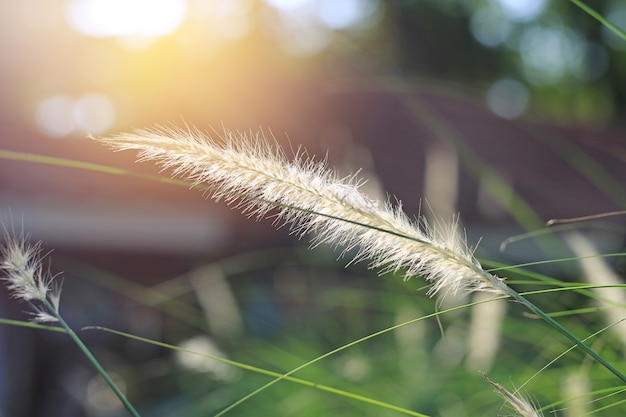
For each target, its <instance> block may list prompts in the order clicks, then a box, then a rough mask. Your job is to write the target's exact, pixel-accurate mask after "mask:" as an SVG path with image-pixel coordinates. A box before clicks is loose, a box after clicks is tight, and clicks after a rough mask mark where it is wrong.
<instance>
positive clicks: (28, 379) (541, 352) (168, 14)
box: [0, 0, 626, 417]
mask: <svg viewBox="0 0 626 417" xmlns="http://www.w3.org/2000/svg"><path fill="white" fill-rule="evenodd" d="M594 7H595V8H596V9H597V10H598V12H600V14H601V15H603V16H605V17H606V18H607V19H608V20H609V21H611V22H612V23H614V24H615V25H617V26H619V27H621V28H626V4H624V2H622V1H619V0H613V1H610V0H606V1H603V2H597V4H596V3H594ZM0 53H1V54H2V55H1V61H2V65H0V211H1V214H2V216H3V221H4V222H5V223H9V224H10V223H13V224H16V225H17V226H18V227H21V225H23V227H24V229H25V231H26V232H29V233H31V234H32V236H33V239H35V240H39V239H41V240H43V241H44V247H45V248H46V251H47V250H54V252H53V253H52V262H51V269H52V270H53V271H55V272H56V271H64V274H63V276H64V290H63V296H62V302H61V312H62V313H63V315H64V316H65V317H66V319H67V320H68V321H69V322H70V324H71V325H72V326H74V328H75V329H79V328H80V327H81V326H87V325H102V326H108V327H112V328H115V329H118V330H122V331H127V332H130V333H133V334H136V335H138V336H142V337H147V338H151V339H154V340H158V341H163V342H166V343H171V344H178V345H184V346H186V347H188V348H189V349H192V350H195V351H198V352H206V353H215V354H218V355H222V356H225V357H229V358H231V359H233V360H237V361H241V362H244V363H248V364H250V365H255V366H259V367H262V368H266V369H270V370H274V371H277V372H286V371H288V370H290V369H292V368H294V367H296V366H298V365H300V364H302V363H304V362H306V361H307V360H310V359H312V358H315V357H316V356H319V355H321V354H323V353H325V352H327V351H329V350H331V349H334V348H336V347H338V346H341V345H344V344H346V343H349V342H351V341H353V340H356V339H358V338H360V337H363V336H365V335H367V334H370V333H372V332H375V331H378V330H381V329H384V328H386V327H389V326H391V325H394V324H398V323H401V322H403V321H406V320H410V319H414V318H418V317H420V316H423V315H425V314H429V313H432V312H433V311H435V309H436V307H437V306H436V305H435V304H436V303H435V301H434V300H431V299H429V298H427V297H425V296H424V293H425V290H424V288H423V287H424V283H423V282H421V281H419V280H412V281H409V282H403V281H402V279H401V278H400V277H391V276H384V277H381V278H379V277H377V276H376V271H369V270H367V268H366V265H356V266H351V267H350V268H348V269H343V266H344V265H345V264H346V263H347V259H339V260H338V261H337V257H338V254H339V252H336V251H333V250H332V248H326V247H320V248H316V249H314V250H312V251H308V250H307V249H306V248H307V241H306V240H302V241H300V240H298V239H296V238H295V237H293V236H291V235H290V234H289V231H288V230H286V229H285V228H283V229H280V230H278V231H277V230H275V229H274V227H273V226H272V225H271V220H269V221H260V222H257V221H254V220H250V219H248V218H246V217H245V216H243V215H241V214H239V213H238V212H237V211H236V210H231V209H230V208H228V207H226V206H225V205H224V204H215V203H213V202H211V201H207V200H206V198H205V196H204V195H203V194H202V192H198V191H197V190H189V189H188V188H187V187H185V186H180V185H175V184H171V183H167V182H164V181H159V180H155V178H156V176H159V175H162V176H164V177H167V173H166V172H165V173H159V168H158V167H157V166H156V165H154V164H152V163H141V164H137V163H135V162H134V161H135V155H134V154H133V153H131V152H124V153H113V152H111V151H109V150H108V149H106V148H105V147H103V146H101V145H98V144H96V143H93V142H92V141H90V140H89V139H88V136H89V135H94V136H98V135H106V134H111V133H115V132H120V131H128V130H132V129H135V128H145V127H151V126H154V125H156V124H160V125H167V124H170V123H173V124H175V125H184V124H189V125H193V126H195V127H197V128H199V129H201V130H204V131H207V132H208V133H210V134H212V135H219V134H220V133H221V132H223V129H225V128H226V129H232V130H239V131H242V132H250V131H252V132H257V131H262V132H263V134H264V135H265V136H266V137H267V138H272V136H273V137H275V138H276V140H277V142H278V143H280V144H281V145H282V146H283V147H284V148H285V149H286V150H287V152H288V153H290V152H291V150H293V151H294V152H295V151H296V150H297V149H298V148H300V147H303V148H304V149H306V150H307V152H308V154H309V155H310V156H311V157H313V158H316V159H325V158H326V159H327V160H328V164H329V166H330V167H332V168H333V169H335V170H337V171H338V172H340V173H341V174H344V175H348V174H350V173H354V172H356V171H358V170H360V175H361V177H363V178H367V179H368V182H367V184H366V185H365V187H364V191H365V192H366V193H367V194H369V195H370V196H372V197H374V198H380V199H388V198H391V199H392V201H395V199H396V198H397V199H398V200H401V201H402V204H403V208H404V210H405V211H406V212H407V214H409V215H410V216H417V215H418V214H419V213H420V207H421V213H422V214H424V215H425V216H427V217H429V218H433V213H434V214H435V216H436V217H442V218H449V217H450V216H452V215H454V214H456V213H460V215H461V222H462V225H463V227H464V228H465V229H466V231H467V235H468V241H469V243H470V244H471V245H475V244H477V243H478V242H479V241H480V245H479V246H478V249H477V254H478V255H479V256H480V257H481V258H483V259H485V260H486V261H487V262H486V265H491V263H489V261H493V262H494V263H493V265H495V262H504V263H506V264H517V263H525V262H532V261H540V260H545V259H553V258H559V257H563V256H583V255H591V254H594V253H610V252H619V251H622V250H623V247H624V223H625V221H624V217H623V216H621V217H614V218H610V219H605V220H603V221H602V222H595V223H593V224H592V225H586V226H585V227H583V226H580V229H583V228H584V229H585V230H577V232H579V233H577V234H575V235H572V234H570V235H566V234H559V233H556V232H554V233H548V234H546V235H543V236H541V237H538V238H536V239H524V240H520V241H515V242H513V243H511V244H510V245H509V246H508V247H506V248H505V250H501V248H500V246H501V243H502V242H504V241H505V240H506V239H508V238H511V237H515V236H518V235H519V234H520V233H525V232H529V231H535V230H539V229H542V228H543V227H544V223H545V221H547V220H549V219H552V218H567V217H577V216H584V215H590V214H597V213H603V212H612V211H617V210H624V209H626V193H625V192H624V184H625V183H626V169H625V168H624V167H625V165H624V164H625V162H626V136H624V133H625V132H626V130H625V126H624V115H625V111H626V41H624V40H623V39H621V38H620V37H618V36H617V35H615V34H614V33H613V32H611V31H610V30H608V29H606V28H605V27H603V26H602V25H601V24H600V23H599V22H597V21H596V20H594V19H593V18H592V17H591V16H589V15H588V14H586V13H584V12H583V11H582V10H581V9H580V8H578V7H577V6H576V5H575V4H573V3H571V2H567V1H549V0H389V1H382V0H340V1H337V0H230V1H225V0H152V1H148V0H124V1H122V0H108V1H104V0H71V1H70V0H68V1H64V0H58V1H48V2H41V1H36V0H23V1H20V2H9V1H2V2H0ZM270 140H271V139H270ZM575 228H577V229H578V228H579V227H578V226H576V227H575ZM581 242H582V243H581ZM615 259H617V260H614V261H610V262H609V263H608V264H603V265H601V267H607V268H608V270H607V271H608V272H607V271H604V270H603V272H602V276H607V277H608V276H611V277H612V279H614V281H610V282H622V281H623V274H624V271H625V270H626V265H625V263H624V262H623V260H621V259H622V258H619V257H618V258H615ZM595 267H596V269H593V265H584V264H577V263H574V262H572V263H566V264H559V265H558V266H554V265H551V266H544V267H543V268H540V269H538V270H537V271H539V272H542V273H548V274H551V275H552V276H554V277H557V278H559V279H564V280H579V279H584V276H586V275H594V274H595V275H598V274H597V271H598V269H597V268H599V266H597V265H596V266H595ZM615 280H616V281H615ZM1 295H2V298H0V315H1V316H2V317H5V318H13V319H20V320H25V319H26V316H25V313H24V310H27V306H25V305H23V304H19V303H17V302H14V301H13V300H10V299H9V296H8V294H6V290H5V289H4V288H3V289H2V294H1ZM611 297H614V292H613V295H607V294H605V295H604V301H606V300H607V299H609V301H611V302H613V303H614V304H615V303H617V304H619V303H622V304H623V303H626V302H624V301H623V300H621V299H619V296H618V298H617V299H615V298H611ZM542 301H543V302H545V303H546V305H548V306H549V308H548V309H549V310H550V311H563V310H568V309H574V308H582V307H586V306H588V305H594V306H597V303H600V302H601V301H598V300H593V299H592V298H590V297H580V296H578V295H576V294H568V295H562V296H559V298H558V299H557V300H555V299H554V298H546V299H545V300H541V299H540V300H538V302H539V303H541V302H542ZM455 302H459V303H464V302H468V299H467V298H466V299H464V300H456V301H455V300H450V301H446V304H444V305H440V306H439V307H440V308H444V307H446V306H448V304H447V303H455ZM451 305H452V304H451ZM487 305H488V306H491V307H492V310H487V311H486V312H485V311H477V310H473V311H471V312H470V311H469V309H467V310H464V311H463V312H460V313H454V314H446V315H444V316H442V318H441V320H442V321H443V323H441V326H442V331H441V332H440V330H439V324H438V323H437V322H436V321H435V320H434V319H431V320H427V321H424V322H420V323H418V324H414V325H411V326H406V327H405V328H402V329H399V330H397V331H394V332H391V333H388V334H386V335H384V336H380V337H377V338H375V339H373V340H371V341H368V342H364V343H362V344H359V345H358V346H356V347H354V348H350V349H348V350H346V351H343V352H341V353H339V354H337V355H334V356H332V357H330V358H328V359H326V360H324V361H322V362H320V363H319V364H316V365H315V366H312V367H310V368H307V369H306V370H305V371H304V372H302V373H298V376H301V377H302V378H305V379H310V380H312V381H315V382H318V383H320V384H325V385H330V386H335V387H339V388H342V389H345V390H348V391H353V392H357V393H360V394H362V395H368V396H371V397H373V398H375V399H378V400H381V401H386V402H389V403H392V404H395V405H398V406H402V407H406V408H410V409H413V410H416V411H419V412H421V413H426V414H432V415H439V416H457V417H462V416H469V415H474V416H475V415H488V414H489V413H491V414H490V415H495V414H496V413H497V412H498V410H499V407H500V406H501V402H500V400H499V399H498V398H497V396H496V395H494V394H493V392H492V388H491V387H490V386H489V385H488V384H486V383H485V382H484V381H483V380H482V377H481V376H480V374H479V373H478V370H483V371H488V372H489V374H490V376H491V377H492V379H494V380H495V381H498V382H500V383H509V382H511V381H512V382H513V383H514V384H515V385H521V384H522V383H523V382H524V381H525V380H526V379H527V378H528V377H529V376H530V375H532V373H534V372H535V371H536V370H537V369H538V368H539V367H541V366H543V364H545V362H547V361H548V360H550V359H552V358H554V357H555V356H556V355H558V354H559V353H560V352H562V351H563V350H565V349H566V348H567V343H565V342H564V341H563V340H561V339H560V338H559V337H558V336H557V335H554V336H552V335H551V336H550V337H549V338H546V339H542V340H543V342H542V343H537V342H536V341H533V340H528V339H529V338H531V339H532V337H530V336H529V337H527V338H524V337H521V336H520V335H522V334H523V335H526V336H528V335H530V334H531V333H529V332H530V331H529V330H528V327H529V324H528V321H529V320H528V318H526V317H524V316H523V315H522V312H521V311H519V310H518V307H517V306H511V305H509V306H508V309H509V310H511V311H509V312H508V313H507V315H506V316H505V315H504V311H505V310H506V308H507V307H506V305H501V304H497V303H490V304H487ZM480 314H483V315H480ZM485 314H486V316H485ZM485 317H491V319H490V320H488V319H486V318H485ZM618 319H619V317H615V316H613V317H612V318H611V317H608V316H601V315H594V316H593V317H589V316H585V317H582V318H580V317H576V318H575V319H573V320H572V322H571V323H569V324H570V325H571V326H573V327H574V329H580V331H581V332H583V334H589V333H591V330H589V329H595V330H597V329H598V328H599V326H601V325H604V324H606V322H607V321H608V322H611V320H618ZM531 326H535V327H537V324H535V323H534V322H532V321H531ZM578 326H580V327H578ZM481 332H484V333H481ZM537 334H541V333H537ZM80 335H81V336H82V337H83V338H84V340H85V341H86V343H87V344H88V346H89V347H90V348H93V350H94V353H95V354H96V356H97V357H98V358H100V359H101V361H102V363H103V364H104V366H105V368H107V369H109V370H111V372H112V373H113V374H114V375H115V377H116V378H118V380H119V381H120V383H121V385H122V387H123V388H124V389H125V390H126V391H127V392H128V394H129V396H130V398H131V401H133V403H134V404H135V405H136V406H137V407H138V408H139V410H140V411H141V412H142V413H143V414H144V415H150V416H165V415H168V416H169V415H181V416H182V415H184V416H194V415H212V414H215V412H217V410H220V409H223V408H224V407H226V406H228V405H229V404H231V403H233V402H235V401H236V400H238V399H240V398H242V397H243V396H245V395H246V394H248V393H249V392H251V391H253V390H254V389H256V388H258V387H259V386H261V385H262V384H264V383H265V382H268V381H269V380H270V379H269V378H268V377H265V376H260V375H256V374H253V373H249V372H245V371H241V370H236V369H235V368H231V367H227V366H225V365H220V364H218V363H216V362H211V361H208V360H200V359H198V358H197V357H195V358H194V357H191V356H182V355H177V354H175V353H174V352H172V351H170V350H166V349H162V348H156V347H153V346H150V345H146V344H142V343H139V342H136V341H129V340H126V339H124V338H121V337H119V336H113V335H110V334H105V333H102V332H97V331H93V330H92V331H85V332H80ZM477 335H480V336H477ZM542 337H545V335H542ZM614 339H617V342H615V341H614V340H613V339H610V340H611V342H610V343H609V342H607V343H606V344H607V346H608V348H612V349H614V351H613V350H611V351H610V352H609V353H608V354H609V356H610V355H611V354H615V355H617V357H619V355H618V354H617V353H615V352H617V351H619V349H622V351H623V341H620V340H619V332H616V336H615V337H614ZM622 339H623V338H622ZM0 340H1V342H2V343H1V345H0V372H1V373H0V410H2V412H3V414H2V415H5V416H18V417H19V416H33V417H40V416H58V415H63V416H118V415H119V416H121V415H126V412H125V411H124V410H123V409H121V408H120V405H118V402H117V400H116V399H115V398H111V397H110V394H109V392H108V390H107V388H105V387H103V385H102V383H101V381H100V379H99V378H98V377H96V375H95V373H94V371H93V370H92V369H91V367H90V365H89V363H87V362H86V361H85V360H83V359H82V358H81V357H80V355H79V354H78V352H77V350H76V348H75V347H74V346H73V345H72V344H71V343H70V342H69V341H68V340H67V338H66V337H63V335H58V334H51V333H50V332H43V331H34V330H28V329H22V328H13V327H6V326H4V327H1V328H0ZM581 359H582V355H578V356H576V355H575V354H574V357H573V359H572V361H571V362H567V361H566V362H565V364H564V368H563V369H565V370H563V369H561V370H560V372H561V373H560V374H559V375H560V379H559V381H558V382H556V381H555V380H554V379H550V378H544V379H543V380H540V379H541V378H538V379H537V380H534V381H533V383H532V384H529V386H528V390H529V391H530V392H532V394H533V395H535V396H536V398H537V400H538V402H540V403H544V404H546V403H550V401H556V400H557V399H558V398H560V397H561V396H563V397H565V398H567V397H568V396H569V397H572V396H574V394H571V393H570V394H567V392H569V391H567V389H573V388H571V387H575V388H578V389H580V387H581V384H580V383H578V384H576V383H575V382H576V381H578V380H576V379H575V378H574V377H577V374H575V375H574V377H572V378H574V382H571V381H570V379H568V378H569V376H568V375H569V374H568V375H566V372H565V371H568V372H569V371H570V369H571V368H570V367H567V366H571V367H576V366H577V364H578V365H580V363H581ZM529 364H531V366H529ZM599 372H601V371H599ZM601 375H602V377H606V379H608V377H607V376H606V375H605V374H601ZM602 377H600V378H599V379H596V382H597V381H601V382H605V379H603V378H602ZM568 384H569V385H568ZM582 386H583V387H584V384H583V385H582ZM588 390H589V389H588ZM539 393H541V394H539ZM561 413H562V414H559V415H575V414H567V413H568V411H567V410H565V411H562V412H561ZM619 414H620V413H617V414H614V415H619ZM622 414H623V413H622ZM230 415H241V416H243V415H285V416H288V415H289V416H292V415H298V416H302V415H305V416H306V415H312V416H317V415H372V416H374V415H376V416H381V415H390V416H391V415H400V414H398V413H397V412H392V411H387V410H383V409H380V408H378V407H375V406H372V405H366V404H362V403H359V402H355V401H351V400H347V399H343V398H340V397H336V396H333V395H331V394H328V393H322V392H319V391H316V390H314V389H312V388H306V387H301V386H298V385H295V384H291V383H288V382H285V381H283V382H280V383H279V384H276V385H275V386H273V387H272V388H270V389H268V390H266V391H264V392H263V393H261V394H260V395H258V396H257V397H254V398H253V399H251V400H249V401H247V402H245V403H244V404H242V405H241V406H240V407H239V408H236V409H234V410H233V411H232V412H231V413H230ZM576 415H577V414H576Z"/></svg>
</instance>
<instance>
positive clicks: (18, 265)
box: [0, 230, 61, 323]
mask: <svg viewBox="0 0 626 417" xmlns="http://www.w3.org/2000/svg"><path fill="white" fill-rule="evenodd" d="M0 256H1V258H0V270H2V271H3V272H4V274H5V276H4V277H2V279H3V280H5V281H6V282H7V288H8V289H9V291H11V293H12V296H13V297H14V298H17V299H21V300H23V301H26V302H28V303H30V304H31V306H32V308H33V311H32V312H31V314H32V315H33V321H35V322H40V323H44V322H56V321H58V317H57V316H58V314H59V302H60V298H61V287H60V285H56V284H54V283H53V280H54V277H53V276H52V275H51V274H50V272H49V271H45V270H44V269H43V265H42V257H41V242H37V243H35V244H31V243H29V242H28V235H25V234H24V233H20V234H19V235H18V236H12V235H11V234H9V233H8V232H7V231H6V230H5V246H4V247H3V248H2V249H1V250H0Z"/></svg>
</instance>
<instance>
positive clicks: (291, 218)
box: [96, 127, 508, 294]
mask: <svg viewBox="0 0 626 417" xmlns="http://www.w3.org/2000/svg"><path fill="white" fill-rule="evenodd" d="M96 140H98V141H101V142H104V143H106V144H108V145H110V146H112V147H113V148H114V149H116V150H126V149H133V150H138V151H139V160H156V161H158V162H159V163H160V164H161V165H162V166H163V167H165V168H173V169H174V175H177V176H181V177H184V178H186V179H188V180H191V181H193V182H195V183H196V184H202V185H204V186H206V185H208V186H209V188H210V189H211V190H212V191H211V192H212V196H213V197H214V198H215V199H216V200H220V199H224V200H225V201H227V202H228V203H231V204H234V205H235V206H237V207H239V208H241V209H242V211H243V212H245V213H247V214H249V215H251V216H257V217H263V216H265V215H266V214H268V212H269V211H270V210H278V215H277V217H276V222H277V223H278V224H280V225H282V224H289V225H290V226H291V230H292V231H293V233H295V234H297V235H305V234H311V235H313V236H314V237H313V245H318V244H321V243H331V244H334V245H337V246H341V247H343V248H344V253H346V252H348V251H351V250H353V249H356V251H357V252H356V253H357V254H356V256H355V258H354V261H361V260H368V261H369V262H370V265H371V266H372V267H373V268H381V269H382V271H393V272H396V271H399V270H403V271H404V273H405V274H406V277H407V278H408V277H413V276H418V275H419V276H423V277H424V278H425V279H426V280H427V281H429V282H430V283H431V284H432V287H431V289H430V294H436V293H440V292H442V293H444V294H445V293H448V292H453V293H456V292H457V291H460V290H461V291H466V290H467V291H475V290H481V291H490V292H493V293H496V294H506V293H507V291H506V289H507V288H508V287H507V286H506V285H505V284H504V282H503V280H502V279H500V278H498V277H495V276H493V275H491V274H489V273H488V272H486V271H484V270H483V269H482V267H481V266H480V264H479V263H478V262H477V261H476V260H475V259H474V257H473V251H472V250H471V249H470V248H468V246H467V245H466V243H465V241H464V239H463V238H462V237H461V236H460V234H459V233H458V218H457V219H454V220H453V221H452V222H451V223H450V224H447V225H437V227H436V228H435V227H432V226H431V225H429V224H427V223H426V221H425V220H424V219H421V220H417V221H413V220H411V219H409V218H408V217H407V216H406V215H405V214H404V213H403V212H402V210H401V208H400V207H398V206H395V207H394V206H392V205H391V204H390V203H389V202H381V201H376V200H372V199H370V198H369V197H367V196H366V195H364V194H363V193H361V192H360V191H359V187H360V185H361V184H362V181H361V180H359V179H358V178H357V177H356V176H350V177H347V178H340V177H338V176H337V175H336V174H335V173H333V172H332V171H330V170H329V169H328V168H327V166H326V164H325V163H324V162H318V161H314V160H313V159H311V158H307V157H306V156H305V154H303V153H302V152H298V153H297V154H296V155H295V156H294V158H292V159H289V158H287V157H286V155H285V153H284V152H283V151H282V150H281V149H280V148H279V147H278V146H277V145H276V144H275V143H274V144H271V143H269V142H267V141H266V140H265V138H264V137H263V135H262V134H244V133H241V132H233V131H228V130H226V131H225V132H224V133H223V134H222V135H220V136H219V137H218V138H211V137H209V136H206V135H205V134H203V133H201V132H199V131H198V130H193V129H190V128H187V129H186V130H183V129H180V128H171V127H168V128H164V127H157V128H156V129H152V130H137V131H134V132H132V133H125V134H120V135H117V136H112V137H106V138H98V139H96Z"/></svg>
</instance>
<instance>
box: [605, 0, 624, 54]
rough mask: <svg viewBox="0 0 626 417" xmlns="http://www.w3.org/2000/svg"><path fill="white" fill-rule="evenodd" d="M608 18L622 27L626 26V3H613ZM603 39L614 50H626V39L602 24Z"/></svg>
mask: <svg viewBox="0 0 626 417" xmlns="http://www.w3.org/2000/svg"><path fill="white" fill-rule="evenodd" d="M606 18H607V19H608V20H609V22H611V23H613V24H614V25H615V26H617V27H619V28H621V29H624V28H626V4H624V3H623V2H614V3H613V4H611V6H610V8H609V11H608V12H607V15H606ZM602 39H603V40H604V42H605V43H606V44H607V46H608V47H609V48H611V49H613V50H616V51H624V50H626V41H625V40H624V39H622V38H621V37H619V35H617V34H616V33H615V32H613V31H612V30H611V29H609V28H608V27H606V26H602Z"/></svg>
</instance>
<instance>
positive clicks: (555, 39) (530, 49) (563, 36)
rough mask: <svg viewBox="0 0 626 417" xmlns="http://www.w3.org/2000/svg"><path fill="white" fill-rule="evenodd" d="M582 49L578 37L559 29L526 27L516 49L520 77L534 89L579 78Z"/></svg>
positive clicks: (561, 27)
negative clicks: (517, 51) (519, 65)
mask: <svg viewBox="0 0 626 417" xmlns="http://www.w3.org/2000/svg"><path fill="white" fill-rule="evenodd" d="M586 49H587V44H586V41H585V40H584V39H583V38H582V36H581V35H580V34H579V33H577V32H574V31H572V30H570V29H567V28H565V27H563V26H560V25H557V26H553V27H547V28H542V27H539V26H534V27H530V28H528V29H526V30H525V31H524V33H523V35H522V38H521V40H520V46H519V51H520V55H521V58H522V66H523V70H524V75H525V76H526V79H527V80H528V81H530V82H531V83H533V84H536V85H555V84H558V83H560V82H562V81H564V80H566V79H568V78H571V77H578V78H580V77H581V73H582V72H583V60H584V57H585V52H586Z"/></svg>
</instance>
